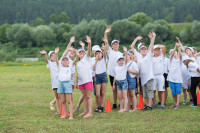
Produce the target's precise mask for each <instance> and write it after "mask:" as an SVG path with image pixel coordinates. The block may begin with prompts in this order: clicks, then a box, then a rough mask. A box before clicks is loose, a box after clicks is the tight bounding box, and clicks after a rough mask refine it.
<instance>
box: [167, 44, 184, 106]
mask: <svg viewBox="0 0 200 133" xmlns="http://www.w3.org/2000/svg"><path fill="white" fill-rule="evenodd" d="M177 48H178V53H177V51H176V49H177ZM170 51H171V52H170V53H171V55H170V66H169V74H168V77H167V80H168V81H169V85H170V88H171V92H172V96H173V100H174V105H173V106H174V109H178V108H179V104H180V98H181V83H182V82H183V80H182V75H181V65H182V53H181V47H180V44H179V43H176V44H175V47H174V49H173V50H170Z"/></svg>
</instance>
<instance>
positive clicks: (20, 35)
mask: <svg viewBox="0 0 200 133" xmlns="http://www.w3.org/2000/svg"><path fill="white" fill-rule="evenodd" d="M108 26H111V27H112V30H111V33H110V34H109V42H111V41H112V40H113V39H118V40H120V44H128V45H130V44H131V43H132V41H133V40H134V39H135V38H136V37H137V36H138V35H142V36H144V39H143V40H142V41H143V42H145V43H146V44H147V45H148V44H149V40H148V37H147V34H148V32H149V31H154V32H156V34H157V36H156V43H159V44H165V45H166V47H167V49H168V50H169V49H170V48H172V47H173V46H174V43H175V37H176V36H179V37H180V39H181V41H182V42H183V43H184V44H185V43H187V45H193V46H199V44H198V43H199V42H200V22H198V21H194V22H193V23H191V24H188V25H187V26H183V27H182V28H181V30H180V31H176V30H174V29H173V25H171V24H169V23H168V22H167V21H165V20H155V21H153V19H152V18H151V17H149V16H147V15H146V14H144V13H136V14H134V15H132V16H131V17H129V18H127V19H123V20H117V21H114V22H113V23H112V24H111V25H108V24H107V22H106V21H105V20H92V21H90V22H87V21H86V20H83V21H81V22H80V23H79V24H77V25H73V24H69V23H60V24H55V23H50V24H49V25H38V26H31V25H29V24H27V23H25V24H24V23H17V24H13V25H9V24H4V25H2V26H0V57H1V60H0V61H2V60H14V59H15V57H17V56H16V55H19V53H20V51H21V50H22V49H26V50H24V51H25V52H24V54H34V53H38V49H41V48H45V49H46V50H52V48H54V47H56V46H60V47H66V45H67V43H68V42H69V39H70V37H71V36H75V37H76V42H75V43H74V44H73V46H74V47H78V46H79V44H78V42H79V41H85V36H86V35H89V36H90V37H91V39H92V45H100V44H101V43H102V40H101V39H102V38H103V35H104V31H105V29H106V27H108ZM11 57H12V58H11Z"/></svg>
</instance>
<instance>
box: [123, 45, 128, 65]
mask: <svg viewBox="0 0 200 133" xmlns="http://www.w3.org/2000/svg"><path fill="white" fill-rule="evenodd" d="M123 50H124V53H125V58H124V60H125V64H127V61H128V56H127V48H126V47H125V46H123Z"/></svg>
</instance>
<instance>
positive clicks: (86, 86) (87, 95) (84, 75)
mask: <svg viewBox="0 0 200 133" xmlns="http://www.w3.org/2000/svg"><path fill="white" fill-rule="evenodd" d="M86 42H87V43H88V49H87V54H86V52H85V51H84V50H82V49H79V50H78V51H76V55H77V60H76V61H78V62H77V74H78V85H79V90H81V92H82V95H83V97H84V112H83V113H81V114H80V115H79V116H83V117H91V116H92V104H93V101H92V95H91V93H92V91H91V90H92V89H93V83H92V64H91V60H90V55H91V39H90V37H89V36H86ZM88 109H89V110H88Z"/></svg>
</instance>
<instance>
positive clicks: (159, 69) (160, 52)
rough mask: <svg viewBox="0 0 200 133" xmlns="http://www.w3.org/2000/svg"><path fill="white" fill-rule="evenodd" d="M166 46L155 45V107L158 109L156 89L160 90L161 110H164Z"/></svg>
mask: <svg viewBox="0 0 200 133" xmlns="http://www.w3.org/2000/svg"><path fill="white" fill-rule="evenodd" d="M165 51H166V50H165V46H164V45H155V46H154V57H153V72H154V98H153V105H154V108H157V104H156V89H158V96H159V102H160V103H161V105H160V109H164V106H165V105H164V98H165V97H164V93H165V84H164V83H165V78H164V76H163V74H164V71H165V68H164V61H165Z"/></svg>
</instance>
